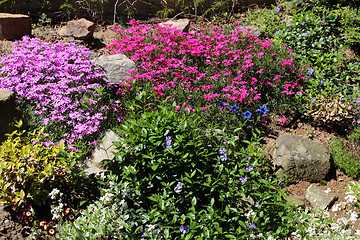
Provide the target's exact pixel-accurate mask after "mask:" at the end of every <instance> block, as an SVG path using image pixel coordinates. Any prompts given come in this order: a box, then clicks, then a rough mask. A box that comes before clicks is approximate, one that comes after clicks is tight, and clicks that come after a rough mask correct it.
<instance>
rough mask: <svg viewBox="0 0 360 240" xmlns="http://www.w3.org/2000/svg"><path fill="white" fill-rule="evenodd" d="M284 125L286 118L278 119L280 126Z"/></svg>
mask: <svg viewBox="0 0 360 240" xmlns="http://www.w3.org/2000/svg"><path fill="white" fill-rule="evenodd" d="M285 123H286V118H285V117H281V118H280V125H281V126H284V124H285Z"/></svg>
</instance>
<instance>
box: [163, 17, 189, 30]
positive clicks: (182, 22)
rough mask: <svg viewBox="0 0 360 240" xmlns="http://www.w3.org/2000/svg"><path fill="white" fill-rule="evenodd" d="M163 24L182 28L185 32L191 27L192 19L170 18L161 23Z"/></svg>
mask: <svg viewBox="0 0 360 240" xmlns="http://www.w3.org/2000/svg"><path fill="white" fill-rule="evenodd" d="M160 25H161V26H163V27H171V28H176V29H179V30H182V31H183V32H188V31H189V29H190V20H189V19H186V18H184V19H174V20H169V21H166V22H163V23H160Z"/></svg>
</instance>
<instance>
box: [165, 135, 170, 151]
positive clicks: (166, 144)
mask: <svg viewBox="0 0 360 240" xmlns="http://www.w3.org/2000/svg"><path fill="white" fill-rule="evenodd" d="M171 142H172V139H171V137H170V136H166V137H165V146H164V148H168V147H170V148H171V147H172V145H171Z"/></svg>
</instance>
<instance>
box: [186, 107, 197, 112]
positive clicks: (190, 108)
mask: <svg viewBox="0 0 360 240" xmlns="http://www.w3.org/2000/svg"><path fill="white" fill-rule="evenodd" d="M188 109H189V110H190V111H193V112H195V109H193V108H192V107H185V109H184V111H186V110H188Z"/></svg>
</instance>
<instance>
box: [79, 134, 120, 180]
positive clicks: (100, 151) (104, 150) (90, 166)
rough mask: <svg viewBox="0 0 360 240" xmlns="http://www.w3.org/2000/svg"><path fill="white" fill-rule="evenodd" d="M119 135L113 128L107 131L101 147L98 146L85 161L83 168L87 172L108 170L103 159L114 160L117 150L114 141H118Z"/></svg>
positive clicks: (93, 172)
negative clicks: (103, 163)
mask: <svg viewBox="0 0 360 240" xmlns="http://www.w3.org/2000/svg"><path fill="white" fill-rule="evenodd" d="M119 138H120V136H119V135H117V134H116V133H114V132H113V131H111V130H109V129H108V130H106V131H105V136H104V137H103V138H102V142H101V143H100V146H99V147H96V148H95V150H94V151H93V153H92V155H91V157H90V158H88V159H87V160H86V161H85V164H84V166H83V168H84V169H85V172H86V173H87V174H89V175H90V174H96V173H100V172H104V171H106V170H105V169H104V167H103V165H102V163H101V162H102V161H103V160H107V159H109V160H112V159H113V158H114V157H115V155H114V152H117V151H118V150H116V147H115V146H114V142H116V141H118V140H119Z"/></svg>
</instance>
